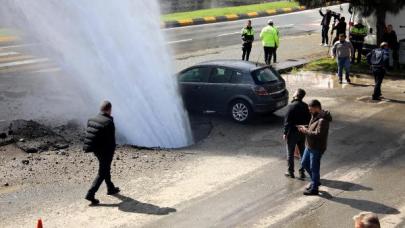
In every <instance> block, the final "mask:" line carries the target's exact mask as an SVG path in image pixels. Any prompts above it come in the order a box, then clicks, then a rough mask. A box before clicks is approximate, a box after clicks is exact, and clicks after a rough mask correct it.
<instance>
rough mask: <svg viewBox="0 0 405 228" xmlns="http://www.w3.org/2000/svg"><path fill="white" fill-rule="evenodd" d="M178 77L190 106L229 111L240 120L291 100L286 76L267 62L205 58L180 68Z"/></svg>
mask: <svg viewBox="0 0 405 228" xmlns="http://www.w3.org/2000/svg"><path fill="white" fill-rule="evenodd" d="M178 80H179V87H180V91H181V94H182V97H183V100H184V104H185V106H186V108H187V109H188V110H190V111H202V112H216V113H223V114H229V116H230V117H231V118H232V119H233V120H234V121H236V122H239V123H245V122H248V121H249V120H250V119H251V118H252V117H253V116H254V114H256V113H272V112H275V111H277V110H279V109H281V108H283V107H285V106H286V105H287V104H288V91H287V89H286V85H285V81H284V79H283V78H282V77H281V76H280V74H279V73H278V72H277V71H276V70H274V69H273V68H272V67H271V66H267V65H257V64H255V63H251V62H245V61H239V60H217V61H209V62H203V63H200V64H197V65H195V66H192V67H190V68H187V69H185V70H183V71H181V72H180V73H179V74H178Z"/></svg>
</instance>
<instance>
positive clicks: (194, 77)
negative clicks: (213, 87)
mask: <svg viewBox="0 0 405 228" xmlns="http://www.w3.org/2000/svg"><path fill="white" fill-rule="evenodd" d="M208 74H209V68H208V67H196V68H193V69H190V70H187V71H185V72H183V73H181V74H180V82H207V79H208Z"/></svg>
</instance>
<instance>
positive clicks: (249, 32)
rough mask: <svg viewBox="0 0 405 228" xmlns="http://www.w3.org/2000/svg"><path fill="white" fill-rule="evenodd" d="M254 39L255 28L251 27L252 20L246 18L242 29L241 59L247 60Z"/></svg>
mask: <svg viewBox="0 0 405 228" xmlns="http://www.w3.org/2000/svg"><path fill="white" fill-rule="evenodd" d="M254 40H255V30H254V29H253V27H252V21H251V20H248V22H247V25H246V27H245V28H243V29H242V41H243V44H242V52H243V53H242V60H246V61H249V57H250V52H251V51H252V45H253V41H254Z"/></svg>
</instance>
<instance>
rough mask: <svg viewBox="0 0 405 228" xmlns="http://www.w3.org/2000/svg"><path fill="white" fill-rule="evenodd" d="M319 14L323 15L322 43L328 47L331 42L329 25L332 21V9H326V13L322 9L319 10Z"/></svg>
mask: <svg viewBox="0 0 405 228" xmlns="http://www.w3.org/2000/svg"><path fill="white" fill-rule="evenodd" d="M319 14H321V16H322V22H321V25H322V44H321V45H323V46H325V47H327V46H328V43H329V37H328V35H329V34H328V32H329V26H330V21H331V20H332V11H331V10H330V9H328V10H326V13H325V14H324V13H323V12H322V9H320V10H319Z"/></svg>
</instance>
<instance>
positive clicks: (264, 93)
mask: <svg viewBox="0 0 405 228" xmlns="http://www.w3.org/2000/svg"><path fill="white" fill-rule="evenodd" d="M255 93H256V95H257V96H268V95H269V93H268V92H267V90H266V88H264V87H263V86H256V87H255Z"/></svg>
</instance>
